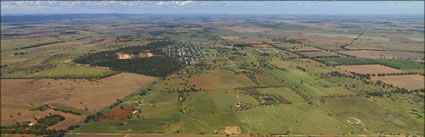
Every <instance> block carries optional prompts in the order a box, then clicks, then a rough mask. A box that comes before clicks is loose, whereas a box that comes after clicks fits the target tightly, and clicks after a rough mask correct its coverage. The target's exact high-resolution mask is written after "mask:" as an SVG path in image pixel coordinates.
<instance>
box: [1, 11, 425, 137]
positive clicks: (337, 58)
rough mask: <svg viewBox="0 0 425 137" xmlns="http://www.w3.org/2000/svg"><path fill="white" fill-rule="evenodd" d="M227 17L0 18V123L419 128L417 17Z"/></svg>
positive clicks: (7, 127) (335, 130) (164, 131)
mask: <svg viewBox="0 0 425 137" xmlns="http://www.w3.org/2000/svg"><path fill="white" fill-rule="evenodd" d="M229 16H230V15H229ZM229 16H224V15H223V16H219V15H217V16H207V17H202V18H201V17H199V18H198V17H189V16H183V15H182V16H178V15H173V16H171V15H170V16H168V15H167V16H166V15H73V16H69V17H67V18H68V19H62V18H60V17H56V16H47V15H46V16H45V17H42V18H41V17H40V19H38V18H34V19H33V20H31V21H28V20H26V19H24V18H19V17H14V16H13V17H9V18H8V17H6V18H5V20H4V22H3V19H2V36H1V37H2V41H1V45H2V51H1V57H2V58H1V61H2V62H1V63H2V64H1V72H2V73H1V110H2V111H1V113H2V114H1V122H2V123H1V125H2V127H1V129H2V132H3V131H6V132H7V133H11V134H12V133H16V132H15V131H19V132H24V131H25V132H30V130H27V129H33V128H29V126H28V124H29V123H30V122H34V120H35V119H34V118H37V119H42V120H44V119H43V118H44V117H46V116H47V118H52V121H47V122H46V123H41V124H40V127H43V128H44V129H42V131H44V130H46V131H49V132H53V131H54V130H53V129H56V130H58V132H60V133H63V134H65V135H66V136H94V135H96V136H126V135H128V136H133V135H134V136H151V135H152V136H226V135H230V136H233V135H235V136H257V135H258V136H271V135H277V136H278V135H282V136H319V135H320V136H351V135H352V136H386V135H397V136H398V135H400V136H413V135H414V136H423V132H424V126H423V125H424V118H425V116H424V113H423V110H424V101H423V99H424V92H423V90H424V85H423V82H424V76H423V74H424V72H423V70H424V65H423V62H424V60H423V49H420V48H423V45H422V47H421V45H419V44H420V43H421V41H418V39H415V38H418V37H422V38H423V33H422V32H423V18H422V17H411V18H410V20H406V19H405V18H403V17H399V16H394V17H393V16H391V17H380V18H379V20H377V19H376V18H371V17H359V16H347V17H344V18H343V19H340V18H337V17H333V16H323V17H320V18H316V17H312V16H284V15H276V16H254V15H252V16H251V15H249V16H248V15H240V16H234V17H232V18H229ZM69 19H72V22H70V21H69ZM40 20H42V21H40ZM382 20H386V21H394V22H395V23H396V24H400V26H403V27H400V26H396V27H394V26H393V27H394V28H390V29H389V28H388V27H389V26H388V24H385V23H384V24H381V23H379V22H380V21H382ZM26 21H28V22H31V24H27V25H24V24H25V23H23V24H22V23H20V22H26ZM363 26H367V27H368V28H369V29H365V28H364V27H363ZM376 28H380V29H376ZM407 28H415V29H407ZM394 29H398V31H400V32H399V33H405V34H406V35H400V34H399V33H397V32H395V31H394ZM21 32H26V33H21ZM383 36H385V37H383ZM409 38H410V39H409ZM412 38H413V39H412ZM380 42H382V43H384V44H381V43H380ZM422 43H423V42H422ZM375 44H376V45H375ZM386 44H388V48H387V47H385V45H386ZM365 75H367V77H366V76H365ZM49 113H50V114H52V115H50V114H49ZM53 114H57V115H60V116H57V115H53ZM61 117H64V119H61ZM16 122H18V124H17V123H16ZM41 122H43V121H41ZM42 124H44V125H42ZM47 125H49V126H47ZM73 125H75V126H73ZM15 127H19V128H15ZM36 127H39V126H36ZM318 127H321V128H318ZM30 133H32V134H38V132H33V131H31V132H30ZM3 135H4V134H2V136H3ZM44 135H46V134H44Z"/></svg>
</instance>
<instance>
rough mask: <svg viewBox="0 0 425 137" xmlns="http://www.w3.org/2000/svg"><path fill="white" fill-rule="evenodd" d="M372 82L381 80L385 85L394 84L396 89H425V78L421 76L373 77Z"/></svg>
mask: <svg viewBox="0 0 425 137" xmlns="http://www.w3.org/2000/svg"><path fill="white" fill-rule="evenodd" d="M372 80H380V81H382V82H384V83H388V84H392V85H394V86H396V87H400V88H405V89H408V90H413V89H423V88H425V86H424V83H425V81H424V76H421V75H393V76H382V77H372Z"/></svg>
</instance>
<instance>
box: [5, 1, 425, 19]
mask: <svg viewBox="0 0 425 137" xmlns="http://www.w3.org/2000/svg"><path fill="white" fill-rule="evenodd" d="M423 5H424V1H262V2H261V1H1V15H2V16H3V15H28V14H85V13H91V14H109V13H114V14H297V15H318V14H321V15H424V6H423Z"/></svg>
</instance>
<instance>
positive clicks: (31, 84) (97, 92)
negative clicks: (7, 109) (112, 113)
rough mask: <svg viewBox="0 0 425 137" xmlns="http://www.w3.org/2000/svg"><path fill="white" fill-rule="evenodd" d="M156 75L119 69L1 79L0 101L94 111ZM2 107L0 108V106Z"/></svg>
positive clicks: (113, 101)
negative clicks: (88, 75) (91, 75)
mask: <svg viewBox="0 0 425 137" xmlns="http://www.w3.org/2000/svg"><path fill="white" fill-rule="evenodd" d="M156 79H157V78H155V77H150V76H144V75H139V74H132V73H121V74H118V75H114V76H111V77H107V78H104V79H100V80H96V81H89V80H81V79H58V80H54V79H41V80H36V79H1V91H2V92H1V104H18V105H26V106H31V105H30V104H33V106H41V105H44V104H64V105H67V106H72V107H75V108H78V109H82V110H84V109H86V108H87V109H88V111H89V112H96V111H98V110H100V109H102V108H104V107H107V106H109V105H111V104H113V103H115V102H116V100H117V99H120V98H123V97H125V96H127V95H129V94H131V93H133V92H135V91H137V90H139V89H140V88H142V87H144V86H145V85H147V84H150V83H152V82H153V81H154V80H156ZM2 109H3V108H2ZM2 112H3V111H2Z"/></svg>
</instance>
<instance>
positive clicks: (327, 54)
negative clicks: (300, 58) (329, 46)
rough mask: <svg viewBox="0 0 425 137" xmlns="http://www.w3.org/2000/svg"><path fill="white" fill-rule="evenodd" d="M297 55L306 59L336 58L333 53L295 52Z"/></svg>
mask: <svg viewBox="0 0 425 137" xmlns="http://www.w3.org/2000/svg"><path fill="white" fill-rule="evenodd" d="M297 53H298V54H301V55H304V56H307V57H330V56H337V55H336V54H335V53H332V52H328V51H304V52H297Z"/></svg>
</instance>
